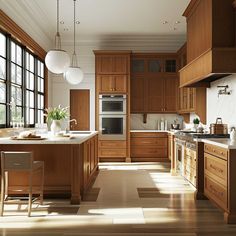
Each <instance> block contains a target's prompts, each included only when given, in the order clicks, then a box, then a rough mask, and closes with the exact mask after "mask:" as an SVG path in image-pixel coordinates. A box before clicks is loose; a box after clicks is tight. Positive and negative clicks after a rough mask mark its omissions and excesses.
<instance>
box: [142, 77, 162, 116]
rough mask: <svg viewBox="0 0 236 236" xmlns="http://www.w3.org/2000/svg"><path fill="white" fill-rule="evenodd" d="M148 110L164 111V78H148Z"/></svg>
mask: <svg viewBox="0 0 236 236" xmlns="http://www.w3.org/2000/svg"><path fill="white" fill-rule="evenodd" d="M146 80H147V90H146V91H147V94H146V96H147V105H146V106H147V111H148V112H164V80H163V79H162V78H156V77H154V78H147V79H146Z"/></svg>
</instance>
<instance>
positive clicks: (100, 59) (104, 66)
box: [96, 55, 113, 74]
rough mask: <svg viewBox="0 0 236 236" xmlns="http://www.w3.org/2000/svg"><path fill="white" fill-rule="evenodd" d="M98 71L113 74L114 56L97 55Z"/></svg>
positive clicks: (98, 72)
mask: <svg viewBox="0 0 236 236" xmlns="http://www.w3.org/2000/svg"><path fill="white" fill-rule="evenodd" d="M96 65H97V66H96V73H97V74H111V73H112V70H113V68H112V57H111V56H109V55H108V56H105V55H104V56H97V57H96Z"/></svg>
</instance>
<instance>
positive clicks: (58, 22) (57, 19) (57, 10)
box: [57, 0, 59, 33]
mask: <svg viewBox="0 0 236 236" xmlns="http://www.w3.org/2000/svg"><path fill="white" fill-rule="evenodd" d="M57 32H58V33H59V0H57Z"/></svg>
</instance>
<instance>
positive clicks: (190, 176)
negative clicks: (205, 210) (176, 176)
mask: <svg viewBox="0 0 236 236" xmlns="http://www.w3.org/2000/svg"><path fill="white" fill-rule="evenodd" d="M183 172H184V177H185V178H186V179H187V180H188V181H189V182H190V183H191V184H192V185H193V186H194V187H196V182H197V181H196V179H197V177H196V169H193V168H191V167H189V168H184V171H183Z"/></svg>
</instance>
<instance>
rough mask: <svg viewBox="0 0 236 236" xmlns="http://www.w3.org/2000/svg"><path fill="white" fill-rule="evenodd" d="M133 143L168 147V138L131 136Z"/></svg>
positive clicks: (133, 144)
mask: <svg viewBox="0 0 236 236" xmlns="http://www.w3.org/2000/svg"><path fill="white" fill-rule="evenodd" d="M131 145H132V146H139V145H142V146H152V145H153V146H154V147H156V146H161V147H167V139H166V138H139V137H135V138H131Z"/></svg>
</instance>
